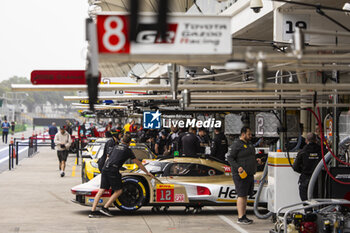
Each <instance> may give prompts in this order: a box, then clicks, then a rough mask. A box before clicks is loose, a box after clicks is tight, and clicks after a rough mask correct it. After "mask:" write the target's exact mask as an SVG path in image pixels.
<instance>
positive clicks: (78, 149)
mask: <svg viewBox="0 0 350 233" xmlns="http://www.w3.org/2000/svg"><path fill="white" fill-rule="evenodd" d="M76 140H78V141H77V142H78V143H77V164H76V165H79V151H80V140H79V139H76Z"/></svg>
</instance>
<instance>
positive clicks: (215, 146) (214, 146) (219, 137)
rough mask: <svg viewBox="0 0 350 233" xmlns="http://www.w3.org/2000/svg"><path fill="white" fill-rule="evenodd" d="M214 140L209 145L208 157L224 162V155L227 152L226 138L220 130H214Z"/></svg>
mask: <svg viewBox="0 0 350 233" xmlns="http://www.w3.org/2000/svg"><path fill="white" fill-rule="evenodd" d="M214 133H215V136H214V139H213V141H212V143H211V148H210V156H212V157H216V158H218V159H220V160H222V161H225V154H226V153H227V150H228V143H227V138H226V136H225V134H224V133H223V132H221V128H215V129H214Z"/></svg>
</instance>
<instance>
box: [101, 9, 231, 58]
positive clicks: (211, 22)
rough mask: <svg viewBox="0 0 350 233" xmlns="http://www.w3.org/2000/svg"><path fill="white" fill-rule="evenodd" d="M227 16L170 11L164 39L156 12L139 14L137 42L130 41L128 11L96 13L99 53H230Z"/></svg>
mask: <svg viewBox="0 0 350 233" xmlns="http://www.w3.org/2000/svg"><path fill="white" fill-rule="evenodd" d="M230 22H231V21H230V17H227V16H202V15H198V16H189V15H169V17H168V32H167V34H166V40H164V41H163V40H162V39H161V37H160V35H159V33H158V32H157V28H158V27H157V18H156V16H155V15H140V17H139V24H138V26H137V35H136V42H130V41H129V15H127V14H123V13H120V14H109V15H105V14H101V15H98V16H97V38H98V50H99V53H104V54H106V53H107V54H108V53H117V54H176V55H181V54H184V55H188V54H193V55H203V54H204V55H205V54H231V52H232V40H231V25H230Z"/></svg>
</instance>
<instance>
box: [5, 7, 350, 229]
mask: <svg viewBox="0 0 350 233" xmlns="http://www.w3.org/2000/svg"><path fill="white" fill-rule="evenodd" d="M89 4H90V8H89V9H90V11H89V13H90V18H88V19H87V20H86V39H87V42H88V45H89V46H88V54H87V58H86V60H87V66H86V70H85V76H84V79H85V80H84V82H83V83H75V84H72V83H69V81H68V82H67V83H64V84H63V83H62V81H61V80H59V79H57V80H55V81H52V80H51V83H50V84H48V83H45V78H42V79H35V80H36V81H37V82H33V84H31V85H27V84H26V85H24V84H13V85H12V90H13V91H21V92H23V91H25V92H28V91H37V92H39V91H63V90H64V91H67V90H69V91H75V92H76V95H72V96H65V100H66V101H70V102H71V105H72V107H74V108H75V109H76V110H77V111H79V112H80V113H81V116H82V117H84V118H85V120H86V121H88V122H91V125H93V124H94V125H95V126H96V128H98V127H100V129H101V130H100V131H99V132H101V133H99V134H98V135H97V134H96V135H94V136H95V137H102V138H104V137H106V135H107V132H109V130H110V129H107V128H106V130H105V131H103V130H104V126H103V124H104V123H106V122H111V124H112V125H114V126H118V127H121V128H120V130H121V131H123V132H124V134H125V133H126V132H130V133H129V134H130V135H131V137H132V138H133V140H134V141H132V142H131V143H134V145H133V146H131V147H137V148H139V147H140V148H141V149H139V150H141V151H143V152H142V153H146V154H147V158H146V157H142V158H141V157H140V158H138V159H139V160H140V161H142V163H143V164H144V165H145V168H146V169H147V171H148V172H151V173H152V174H153V175H154V176H155V177H149V176H147V174H145V173H144V172H142V171H141V170H140V169H139V167H136V166H132V168H130V167H126V168H124V169H123V171H121V174H122V180H123V185H124V186H123V194H122V195H121V196H120V197H119V198H118V199H116V200H115V201H114V202H113V204H112V207H117V208H113V209H112V208H111V212H112V213H113V215H114V217H112V218H107V217H104V216H103V215H101V216H99V217H98V218H96V219H89V218H88V214H89V211H90V208H91V207H90V206H92V203H93V202H94V201H95V197H96V195H97V192H98V189H99V187H100V183H101V175H100V171H98V169H97V167H96V166H97V165H96V163H97V161H98V159H100V158H101V157H102V154H103V153H102V151H101V152H98V150H101V149H100V147H101V146H104V144H105V142H106V140H98V139H96V138H95V139H93V138H92V137H90V136H89V137H87V138H86V141H84V143H85V144H84V147H83V146H81V147H80V150H78V152H77V153H76V157H75V155H74V156H69V158H68V168H67V174H69V175H67V176H66V177H65V179H58V178H57V174H56V173H54V172H52V169H51V167H54V166H56V160H54V159H53V157H54V152H53V151H49V149H47V148H44V147H43V148H41V149H40V150H39V154H37V155H36V156H34V157H33V158H30V159H27V160H25V161H23V162H22V163H21V166H20V167H18V168H17V169H16V170H15V171H14V173H16V176H14V175H13V174H10V173H8V172H7V173H2V174H1V175H0V176H1V177H3V179H1V181H0V184H1V187H5V189H2V191H3V195H2V196H3V198H2V206H6V207H7V208H10V211H11V213H12V211H13V213H15V215H16V216H17V217H16V218H13V217H12V215H11V216H10V215H9V214H7V213H3V212H2V213H0V218H1V219H2V220H5V222H6V225H5V224H0V225H2V226H3V229H5V231H6V232H13V231H15V232H21V231H22V229H23V231H27V232H115V231H122V232H194V231H202V232H213V231H215V232H219V231H220V232H350V215H349V204H350V169H349V165H350V157H349V145H350V130H349V129H350V112H349V106H350V102H349V90H350V82H349V80H350V76H349V75H350V73H349V70H350V66H349V64H350V54H349V51H350V47H349V44H350V23H349V22H350V21H349V17H350V16H349V14H350V7H349V4H350V3H348V2H347V1H346V0H339V1H330V0H326V1H320V2H318V1H315V0H307V1H284V0H250V1H247V0H228V1H214V0H212V1H204V0H197V1H165V0H163V1H153V0H149V1H137V0H135V1H131V0H130V1H124V0H104V1H95V0H90V1H89ZM42 77H43V76H42ZM32 78H33V77H32ZM36 78H38V77H36ZM67 80H69V78H68V79H67ZM85 83H86V84H85ZM133 127H135V130H134V129H133ZM174 128H176V129H177V130H180V131H181V132H182V133H186V132H187V131H188V130H190V131H191V130H193V129H195V131H194V132H190V133H192V134H197V133H198V137H200V136H201V135H200V134H199V133H200V132H198V131H202V132H204V131H205V133H206V135H208V137H210V138H211V140H209V141H208V143H207V144H205V143H203V145H201V147H202V149H203V150H202V151H201V152H200V153H197V154H186V153H185V151H186V148H185V149H183V147H181V146H183V145H184V144H181V146H179V147H173V148H172V149H173V150H170V149H169V151H167V150H165V152H163V153H162V152H160V151H159V145H160V142H157V141H156V142H152V139H156V140H162V137H163V136H164V138H166V137H167V136H168V135H169V133H170V136H171V133H177V132H178V131H174ZM242 128H243V129H244V128H245V129H247V128H248V129H249V132H251V134H252V136H251V139H249V141H251V143H250V144H251V145H252V146H254V148H253V151H254V152H253V154H254V156H256V159H257V161H259V162H258V163H256V164H255V166H256V167H257V172H256V173H255V174H254V176H253V177H254V178H253V179H254V182H253V186H254V188H253V193H252V194H251V195H249V196H247V200H246V202H247V205H248V207H247V212H246V215H247V216H248V217H249V218H251V219H252V220H254V223H253V224H240V223H241V222H240V220H239V219H238V220H237V218H238V216H237V215H239V212H238V211H239V210H238V209H239V208H237V206H238V203H237V200H238V199H239V197H241V196H239V195H238V192H239V187H238V185H237V184H238V183H237V184H234V182H233V180H232V176H233V175H234V174H235V173H237V172H235V171H234V168H235V167H234V166H232V163H231V162H230V153H233V154H234V152H232V151H233V149H235V147H234V145H235V142H236V141H237V140H241V141H242V140H243V139H242V135H243V134H244V135H245V134H246V132H247V131H244V132H243V131H242ZM196 130H197V131H196ZM218 130H219V131H218ZM220 130H221V132H220ZM102 131H103V132H102ZM217 132H218V133H217ZM143 133H144V134H143ZM219 133H221V134H222V135H224V137H225V138H226V139H225V140H227V143H226V144H227V145H226V144H225V145H226V149H227V151H226V152H227V153H226V152H225V154H226V155H225V156H223V157H218V156H217V153H219V152H217V151H218V149H220V148H222V147H223V144H220V146H219V148H218V147H215V146H214V144H215V143H214V141H215V138H216V137H217V134H219ZM77 134H78V136H79V135H80V131H78V132H77ZM147 134H154V135H153V136H145V135H147ZM162 135H163V136H162ZM84 136H85V135H84ZM170 136H169V137H170ZM203 137H204V136H203ZM78 138H79V140H80V137H78ZM164 140H165V139H164ZM243 141H244V140H243ZM180 142H182V141H181V139H180ZM244 142H245V143H248V142H246V141H244ZM311 143H314V144H315V145H318V147H319V152H317V153H318V154H317V153H316V152H315V153H316V154H317V155H315V156H314V157H313V159H314V160H313V162H312V164H313V165H312V166H311V168H310V167H307V166H306V165H305V161H304V160H303V161H304V164H303V166H304V167H302V168H301V169H304V170H298V168H296V165H295V164H296V163H297V162H296V161H298V160H300V159H301V158H302V156H303V153H304V154H305V153H309V154H308V155H310V154H311V155H314V154H313V153H314V152H305V151H306V149H303V148H307V146H308V145H310V144H311ZM250 144H249V145H250ZM80 145H81V144H80ZM154 145H158V146H156V148H155V149H154V148H153V147H152V146H154ZM249 145H248V147H249ZM167 146H168V144H167ZM167 146H166V148H170V147H167ZM188 146H189V147H190V146H191V145H190V144H188ZM97 147H98V148H97ZM244 147H245V148H247V145H246V144H244ZM93 148H95V149H93ZM96 148H97V149H96ZM102 148H103V147H102ZM174 148H175V149H174ZM230 148H231V149H230ZM232 148H233V149H232ZM135 150H136V149H135ZM153 150H154V151H153ZM94 151H95V153H94ZM145 151H146V152H145ZM84 153H85V155H86V154H87V155H88V156H87V157H85V158H84V157H83V154H84ZM140 153H141V152H140ZM99 154H100V155H99ZM51 155H52V156H51ZM77 158H80V161H82V160H81V159H83V158H84V161H85V162H84V164H86V163H88V164H89V166H90V168H86V167H85V166H84V167H82V163H79V159H77ZM308 158H310V157H308ZM315 160H316V161H315ZM293 164H294V165H293ZM305 166H306V167H307V168H305ZM88 169H91V170H93V171H94V172H90V173H89V171H88ZM305 169H306V170H305ZM307 169H309V170H307ZM81 171H84V172H85V173H84V174H88V173H89V174H90V175H89V178H88V179H87V178H86V177H87V175H85V176H84V179H83V183H82V182H81V181H82V177H81V176H80V173H81ZM299 173H302V174H307V183H306V185H304V186H305V187H304V194H305V195H306V199H305V200H303V201H302V200H301V195H300V191H299V190H300V185H301V183H302V182H303V181H301V179H300V174H299ZM18 177H22V178H21V179H18ZM242 179H244V178H242ZM13 187H16V188H15V189H14V188H13ZM111 195H113V194H112V192H111V190H106V191H105V192H104V193H103V194H102V196H101V199H98V200H97V201H98V206H99V207H102V206H103V205H104V204H106V202H107V200H108V198H109V197H110V196H111ZM72 199H73V200H72ZM11 206H14V208H11ZM20 206H21V207H20ZM23 215H25V216H23ZM22 216H23V218H22ZM38 220H40V221H41V222H42V223H40V225H41V226H38V224H39V223H38ZM250 223H251V222H250ZM65 229H67V230H65Z"/></svg>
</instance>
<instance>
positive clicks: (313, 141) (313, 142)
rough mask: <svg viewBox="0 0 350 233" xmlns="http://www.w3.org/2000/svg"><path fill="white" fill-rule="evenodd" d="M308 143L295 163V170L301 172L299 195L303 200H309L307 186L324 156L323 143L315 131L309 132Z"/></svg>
mask: <svg viewBox="0 0 350 233" xmlns="http://www.w3.org/2000/svg"><path fill="white" fill-rule="evenodd" d="M306 143H307V145H306V146H304V148H303V149H302V150H301V151H299V153H298V155H297V157H296V158H295V161H294V164H293V169H294V171H296V172H298V173H300V174H301V175H300V177H299V195H300V199H301V200H302V201H305V200H307V188H308V185H309V182H310V179H311V176H312V173H313V172H314V170H315V168H316V166H317V164H318V162H319V161H320V160H321V158H322V157H321V156H322V151H321V145H319V144H318V143H317V137H316V135H315V134H314V133H308V134H307V136H306ZM316 187H317V185H316Z"/></svg>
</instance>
